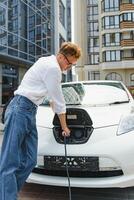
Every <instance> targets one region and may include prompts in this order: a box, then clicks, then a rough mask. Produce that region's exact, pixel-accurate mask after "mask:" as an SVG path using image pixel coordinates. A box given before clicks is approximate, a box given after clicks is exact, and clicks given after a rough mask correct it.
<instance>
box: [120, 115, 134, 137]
mask: <svg viewBox="0 0 134 200" xmlns="http://www.w3.org/2000/svg"><path fill="white" fill-rule="evenodd" d="M133 130H134V113H133V114H129V115H125V116H122V118H121V120H120V123H119V126H118V130H117V135H121V134H124V133H128V132H130V131H133Z"/></svg>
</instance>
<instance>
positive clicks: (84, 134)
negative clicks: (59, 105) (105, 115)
mask: <svg viewBox="0 0 134 200" xmlns="http://www.w3.org/2000/svg"><path fill="white" fill-rule="evenodd" d="M66 120H67V125H68V127H69V128H70V130H71V135H70V137H68V138H67V140H66V142H67V144H82V143H85V142H87V141H88V139H89V137H90V136H91V134H92V132H93V127H92V124H93V123H92V120H91V118H90V116H89V115H88V113H87V112H86V111H85V110H83V109H79V108H67V111H66ZM53 125H54V127H53V134H54V137H55V139H56V141H57V142H58V143H60V144H63V143H64V137H63V136H62V134H61V133H62V129H61V126H60V121H59V118H58V116H57V115H55V116H54V119H53Z"/></svg>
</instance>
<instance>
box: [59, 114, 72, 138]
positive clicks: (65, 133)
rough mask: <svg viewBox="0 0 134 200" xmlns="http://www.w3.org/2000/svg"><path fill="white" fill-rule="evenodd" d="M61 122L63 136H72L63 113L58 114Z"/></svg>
mask: <svg viewBox="0 0 134 200" xmlns="http://www.w3.org/2000/svg"><path fill="white" fill-rule="evenodd" d="M58 117H59V120H60V124H61V128H62V130H63V131H62V135H63V136H70V130H69V128H68V127H67V123H66V114H65V113H62V114H58Z"/></svg>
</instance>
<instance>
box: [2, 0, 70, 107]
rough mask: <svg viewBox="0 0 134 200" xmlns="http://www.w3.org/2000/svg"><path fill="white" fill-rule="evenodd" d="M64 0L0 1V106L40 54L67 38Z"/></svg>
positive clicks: (54, 52) (53, 48) (65, 3)
mask: <svg viewBox="0 0 134 200" xmlns="http://www.w3.org/2000/svg"><path fill="white" fill-rule="evenodd" d="M67 5H68V6H70V4H69V3H68V4H67V1H66V0H58V1H53V0H29V1H27V0H0V105H2V104H5V103H6V101H7V100H8V98H9V96H10V95H11V93H12V92H13V91H14V90H15V89H16V88H17V86H18V84H19V83H20V81H21V80H22V77H23V75H24V74H25V72H26V71H27V69H28V68H29V67H30V66H31V65H32V64H33V63H34V62H35V61H36V60H37V59H38V58H39V57H41V56H48V55H51V54H56V53H57V51H58V49H59V46H60V44H61V42H63V41H66V40H68V38H67Z"/></svg>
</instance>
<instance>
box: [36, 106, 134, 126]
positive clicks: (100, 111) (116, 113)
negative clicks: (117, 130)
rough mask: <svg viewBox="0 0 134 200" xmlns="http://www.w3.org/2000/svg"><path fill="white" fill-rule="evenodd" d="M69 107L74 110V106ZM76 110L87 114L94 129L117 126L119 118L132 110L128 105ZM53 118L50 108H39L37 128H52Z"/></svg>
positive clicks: (87, 107) (85, 107) (86, 107)
mask: <svg viewBox="0 0 134 200" xmlns="http://www.w3.org/2000/svg"><path fill="white" fill-rule="evenodd" d="M71 107H72V108H74V106H71ZM71 107H69V108H71ZM77 108H79V109H80V108H82V109H84V110H86V111H87V112H88V114H89V116H90V117H91V119H92V121H93V127H94V128H99V127H104V126H113V125H118V124H119V121H120V118H121V116H123V115H125V114H128V113H130V112H131V110H132V106H131V104H130V103H124V104H120V105H110V106H105V105H103V106H93V107H89V106H77ZM53 117H54V113H53V111H52V109H51V108H50V107H47V106H39V108H38V110H37V116H36V120H37V126H42V127H46V128H52V127H53V123H52V122H53Z"/></svg>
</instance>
